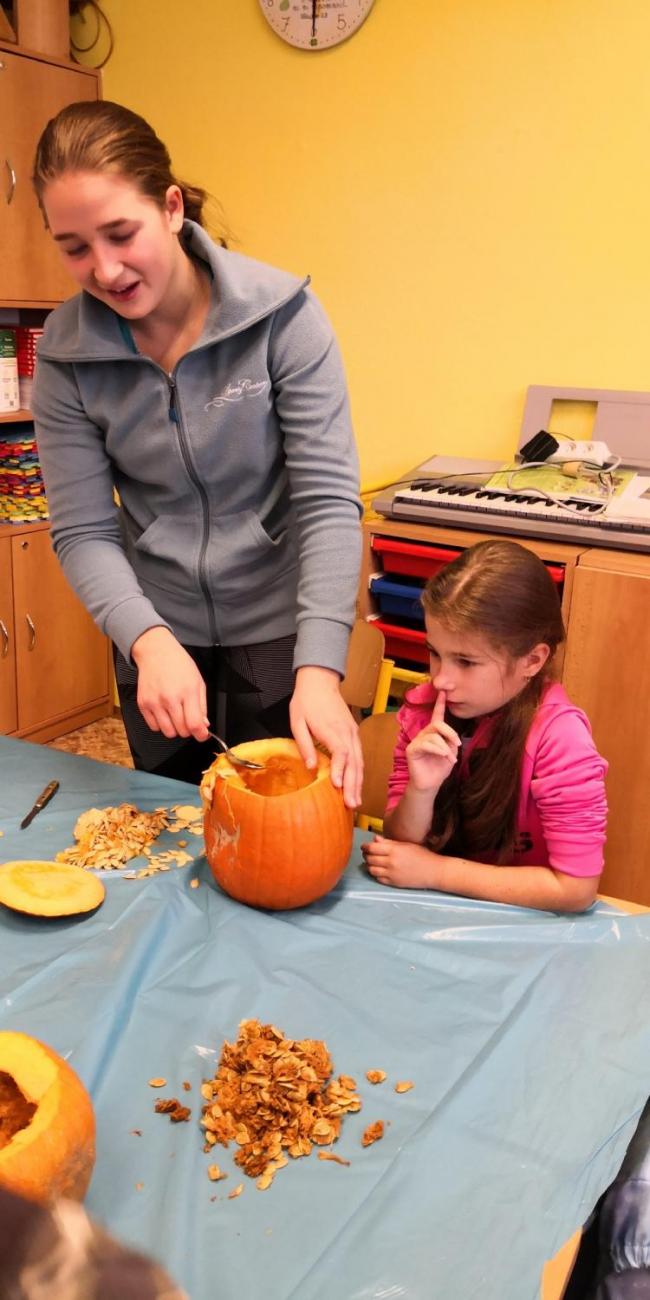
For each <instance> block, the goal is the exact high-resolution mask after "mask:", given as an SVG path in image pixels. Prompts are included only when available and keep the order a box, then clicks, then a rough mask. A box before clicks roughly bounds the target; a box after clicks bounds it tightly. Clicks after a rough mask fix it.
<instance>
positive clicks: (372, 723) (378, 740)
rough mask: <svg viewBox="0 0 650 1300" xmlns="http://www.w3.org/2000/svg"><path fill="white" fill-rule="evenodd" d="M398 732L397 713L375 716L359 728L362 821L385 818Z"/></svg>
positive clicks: (366, 719)
mask: <svg viewBox="0 0 650 1300" xmlns="http://www.w3.org/2000/svg"><path fill="white" fill-rule="evenodd" d="M398 730H399V724H398V721H397V714H396V713H373V714H371V716H370V717H369V718H364V719H363V721H362V722H361V723H360V724H359V740H360V741H361V748H362V750H363V764H364V775H363V791H362V794H361V807H360V808H359V810H358V812H359V814H360V815H361V817H373V818H377V819H381V818H382V817H383V815H384V809H385V807H386V794H387V791H388V778H389V776H390V774H391V772H392V770H393V753H394V750H395V745H396V742H397V733H398Z"/></svg>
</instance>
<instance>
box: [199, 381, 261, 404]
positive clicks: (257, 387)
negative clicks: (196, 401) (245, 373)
mask: <svg viewBox="0 0 650 1300" xmlns="http://www.w3.org/2000/svg"><path fill="white" fill-rule="evenodd" d="M268 386H269V381H268V379H260V380H259V381H258V382H257V383H256V382H255V380H253V379H240V380H239V382H238V383H236V384H226V387H225V388H224V390H223V392H222V393H217V395H216V397H213V398H212V401H211V402H206V404H205V410H206V411H209V410H210V407H211V406H215V407H218V406H226V405H228V403H229V402H242V401H243V400H244V398H245V397H259V396H260V394H261V393H263V392H264V390H265V389H266V388H268Z"/></svg>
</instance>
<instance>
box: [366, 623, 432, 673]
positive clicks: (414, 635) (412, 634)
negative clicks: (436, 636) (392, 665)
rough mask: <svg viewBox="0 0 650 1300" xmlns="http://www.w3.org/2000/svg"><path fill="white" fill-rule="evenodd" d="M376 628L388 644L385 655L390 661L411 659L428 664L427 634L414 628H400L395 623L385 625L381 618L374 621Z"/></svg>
mask: <svg viewBox="0 0 650 1300" xmlns="http://www.w3.org/2000/svg"><path fill="white" fill-rule="evenodd" d="M373 623H374V625H375V627H378V628H380V630H381V631H382V632H383V634H384V639H385V642H386V648H385V651H384V653H385V655H386V657H387V658H388V659H411V660H413V661H414V662H415V663H417V664H428V662H429V651H428V650H427V634H426V632H420V631H418V629H417V628H414V627H399V625H398V624H395V623H385V622H384V621H383V619H381V618H375V619H373Z"/></svg>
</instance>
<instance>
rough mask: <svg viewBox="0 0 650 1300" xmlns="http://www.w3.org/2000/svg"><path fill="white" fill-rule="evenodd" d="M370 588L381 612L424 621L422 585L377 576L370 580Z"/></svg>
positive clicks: (418, 621) (419, 621) (414, 620)
mask: <svg viewBox="0 0 650 1300" xmlns="http://www.w3.org/2000/svg"><path fill="white" fill-rule="evenodd" d="M370 590H371V592H372V594H373V596H375V597H376V599H377V602H378V605H379V610H380V612H381V613H382V614H395V615H397V616H398V617H399V618H408V619H410V620H411V621H412V622H415V623H422V624H423V623H424V610H423V608H422V603H421V601H420V596H421V594H422V587H416V586H408V585H407V584H406V583H405V582H391V580H390V578H384V577H378V578H373V579H372V580H371V583H370Z"/></svg>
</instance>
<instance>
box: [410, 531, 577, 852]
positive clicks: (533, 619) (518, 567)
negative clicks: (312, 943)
mask: <svg viewBox="0 0 650 1300" xmlns="http://www.w3.org/2000/svg"><path fill="white" fill-rule="evenodd" d="M422 604H423V606H424V609H425V611H426V612H427V613H428V614H430V615H431V616H432V617H433V618H435V619H437V620H438V621H439V622H440V623H442V624H443V625H444V627H445V628H447V629H448V630H449V631H452V632H464V633H472V634H475V635H476V634H478V635H480V636H482V637H484V639H485V640H486V641H487V643H488V645H489V646H490V647H491V648H492V649H493V650H494V651H495V652H496V653H497V654H502V655H504V656H505V659H506V666H507V667H510V666H512V665H513V663H514V661H515V660H516V659H518V658H520V657H521V656H522V655H526V654H528V653H529V652H530V651H531V650H532V649H533V648H534V647H535V646H536V645H539V644H545V645H547V646H548V647H549V650H550V654H549V657H548V659H547V661H546V663H545V664H544V665H543V667H542V668H541V669H540V671H539V672H538V673H537V674H536V675H535V676H534V677H532V678H531V679H530V681H529V682H527V683H526V685H525V686H524V688H523V690H521V691H520V692H519V694H518V695H516V696H515V697H514V699H512V700H510V701H509V702H508V703H507V704H504V705H503V706H502V707H501V708H500V709H497V710H496V712H495V713H493V714H492V715H491V717H490V720H489V725H490V739H489V743H488V745H487V746H486V747H485V748H482V749H474V750H473V752H472V754H471V755H470V762H469V772H468V774H467V776H466V777H465V778H464V779H463V780H462V781H460V780H459V778H458V773H457V768H458V765H457V767H456V768H455V769H454V771H453V772H452V773H451V775H450V776H449V777H448V778H447V780H446V781H445V782H444V784H443V785H442V786H441V788H440V790H439V792H438V795H437V797H436V801H435V806H434V815H433V822H432V826H431V832H430V835H429V838H428V841H427V842H428V844H429V847H430V848H432V849H435V850H437V851H440V850H442V849H446V851H447V853H450V852H453V851H454V850H455V851H456V852H461V851H464V852H465V853H468V854H470V855H471V854H472V853H474V854H479V853H483V854H490V855H492V854H493V855H494V856H495V858H496V860H497V862H507V861H508V860H509V859H511V858H512V854H513V851H514V847H515V834H516V825H517V808H518V804H519V782H520V775H521V766H522V761H523V756H524V747H525V744H526V737H527V735H528V732H529V730H530V725H531V723H532V720H533V717H534V714H535V710H536V709H537V706H538V704H539V702H540V699H541V697H542V694H543V692H544V689H545V687H546V685H547V683H548V682H549V681H550V680H551V679H552V678H553V677H554V676H555V664H554V656H555V652H556V650H557V647H558V645H560V644H561V642H562V641H563V640H564V635H565V634H564V624H563V622H562V613H561V609H560V600H559V596H558V591H557V588H556V586H555V584H554V583H553V580H552V578H551V577H550V574H549V573H548V572H547V570H546V569H545V567H544V565H543V564H542V561H541V560H539V559H538V558H537V556H536V555H533V553H532V551H529V550H527V549H526V547H524V546H520V545H519V544H518V543H517V542H501V541H493V542H479V543H478V545H476V546H471V547H470V548H469V549H468V550H466V551H463V553H462V555H460V556H459V557H458V559H456V560H453V561H452V563H451V564H448V565H446V567H445V568H444V569H442V570H441V571H440V573H438V574H437V575H436V576H435V577H433V578H431V579H430V580H429V581H428V583H427V585H426V587H425V588H424V591H423V593H422ZM447 721H449V722H450V723H451V725H452V726H453V725H454V721H455V720H454V718H453V717H448V719H447Z"/></svg>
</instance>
